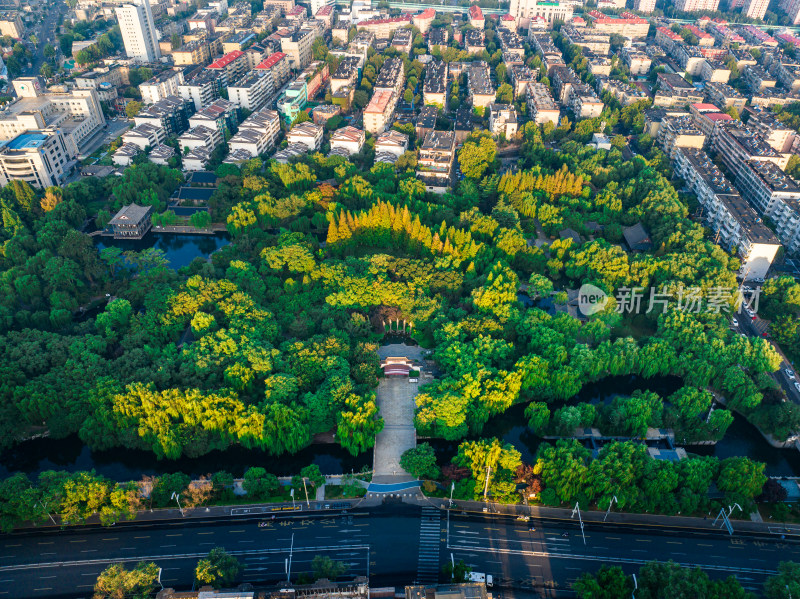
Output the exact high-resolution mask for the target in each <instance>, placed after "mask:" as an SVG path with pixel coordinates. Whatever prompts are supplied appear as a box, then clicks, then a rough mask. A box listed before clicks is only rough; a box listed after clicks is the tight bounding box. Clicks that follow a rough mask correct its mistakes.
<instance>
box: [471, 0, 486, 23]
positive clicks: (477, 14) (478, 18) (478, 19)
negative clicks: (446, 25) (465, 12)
mask: <svg viewBox="0 0 800 599" xmlns="http://www.w3.org/2000/svg"><path fill="white" fill-rule="evenodd" d="M485 21H486V19H485V17H484V16H483V11H482V10H481V7H480V6H478V5H477V4H473V5H472V6H470V7H469V24H470V25H472V26H473V27H478V28H480V29H483V26H484V25H485Z"/></svg>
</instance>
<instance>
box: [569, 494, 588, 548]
mask: <svg viewBox="0 0 800 599" xmlns="http://www.w3.org/2000/svg"><path fill="white" fill-rule="evenodd" d="M575 512H578V522H580V523H581V536H582V537H583V544H584V545H586V534H584V532H583V518H581V504H580V503H577V502H576V503H575V507H574V508H573V509H572V515H571V516H570V518H574V517H575Z"/></svg>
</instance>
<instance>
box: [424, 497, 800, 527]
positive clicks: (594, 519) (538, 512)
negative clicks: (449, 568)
mask: <svg viewBox="0 0 800 599" xmlns="http://www.w3.org/2000/svg"><path fill="white" fill-rule="evenodd" d="M409 502H410V503H419V504H420V505H431V504H433V505H435V506H439V507H442V508H445V509H446V508H447V506H448V504H449V501H448V500H447V499H441V498H439V497H430V498H428V497H425V496H423V495H420V499H418V500H416V501H414V500H410V501H409ZM454 503H455V505H456V507H455V508H454V511H465V512H469V513H485V512H484V511H483V510H484V508H488V512H486V513H490V514H504V515H508V516H529V517H531V518H553V519H562V520H573V521H574V522H576V523H577V522H578V516H577V514H576V515H575V517H574V518H572V510H571V509H564V508H554V507H543V506H527V505H503V504H498V503H488V502H487V503H484V502H481V501H461V500H459V501H456V500H454ZM605 517H606V513H605V512H601V511H596V510H586V511H584V510H581V518H582V519H583V521H584V522H589V523H593V524H598V523H599V524H602V523H603V519H604V518H605ZM714 518H716V514H713V515H711V516H709V517H708V518H696V517H687V516H664V515H660V514H631V513H627V512H616V511H614V510H613V508H612V510H611V512H610V513H609V515H608V519H607V520H606V523H608V524H630V525H632V526H636V525H639V526H661V527H664V528H691V529H695V530H707V531H714V532H720V531H725V528H724V527H721V526H720V522H721V520H719V521H717V525H716V526H714V525H713V523H714ZM731 525H732V526H733V530H734V533H737V532H748V533H754V534H764V535H780V534H781V533H782V530H783V529H784V528H786V530H787V531H786V533H785V534H786V535H787V536H791V537H800V527H798V526H792V525H787V526H786V527H784V525H783V524H781V523H780V522H773V523H770V522H753V521H751V520H749V519H747V520H731Z"/></svg>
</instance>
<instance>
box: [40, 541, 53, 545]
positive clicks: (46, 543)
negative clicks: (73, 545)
mask: <svg viewBox="0 0 800 599" xmlns="http://www.w3.org/2000/svg"><path fill="white" fill-rule="evenodd" d="M55 544H56V542H55V541H47V542H44V541H39V545H55Z"/></svg>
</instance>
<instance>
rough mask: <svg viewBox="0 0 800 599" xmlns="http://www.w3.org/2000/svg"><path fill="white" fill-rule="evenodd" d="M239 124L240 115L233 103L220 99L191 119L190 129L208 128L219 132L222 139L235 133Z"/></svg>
mask: <svg viewBox="0 0 800 599" xmlns="http://www.w3.org/2000/svg"><path fill="white" fill-rule="evenodd" d="M238 123H239V115H238V111H237V110H236V106H235V105H234V104H233V102H230V101H228V100H225V99H223V98H219V99H217V100H214V102H213V103H212V104H209V105H208V106H206V107H205V108H203V109H202V110H199V111H197V112H196V113H195V114H194V115H192V116H191V117H190V118H189V126H190V127H201V126H202V127H208V128H209V129H215V130H216V131H219V133H220V135H221V136H222V138H223V139H224V138H225V134H226V133H229V132H231V131H233V129H235V128H236V125H237V124H238Z"/></svg>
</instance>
